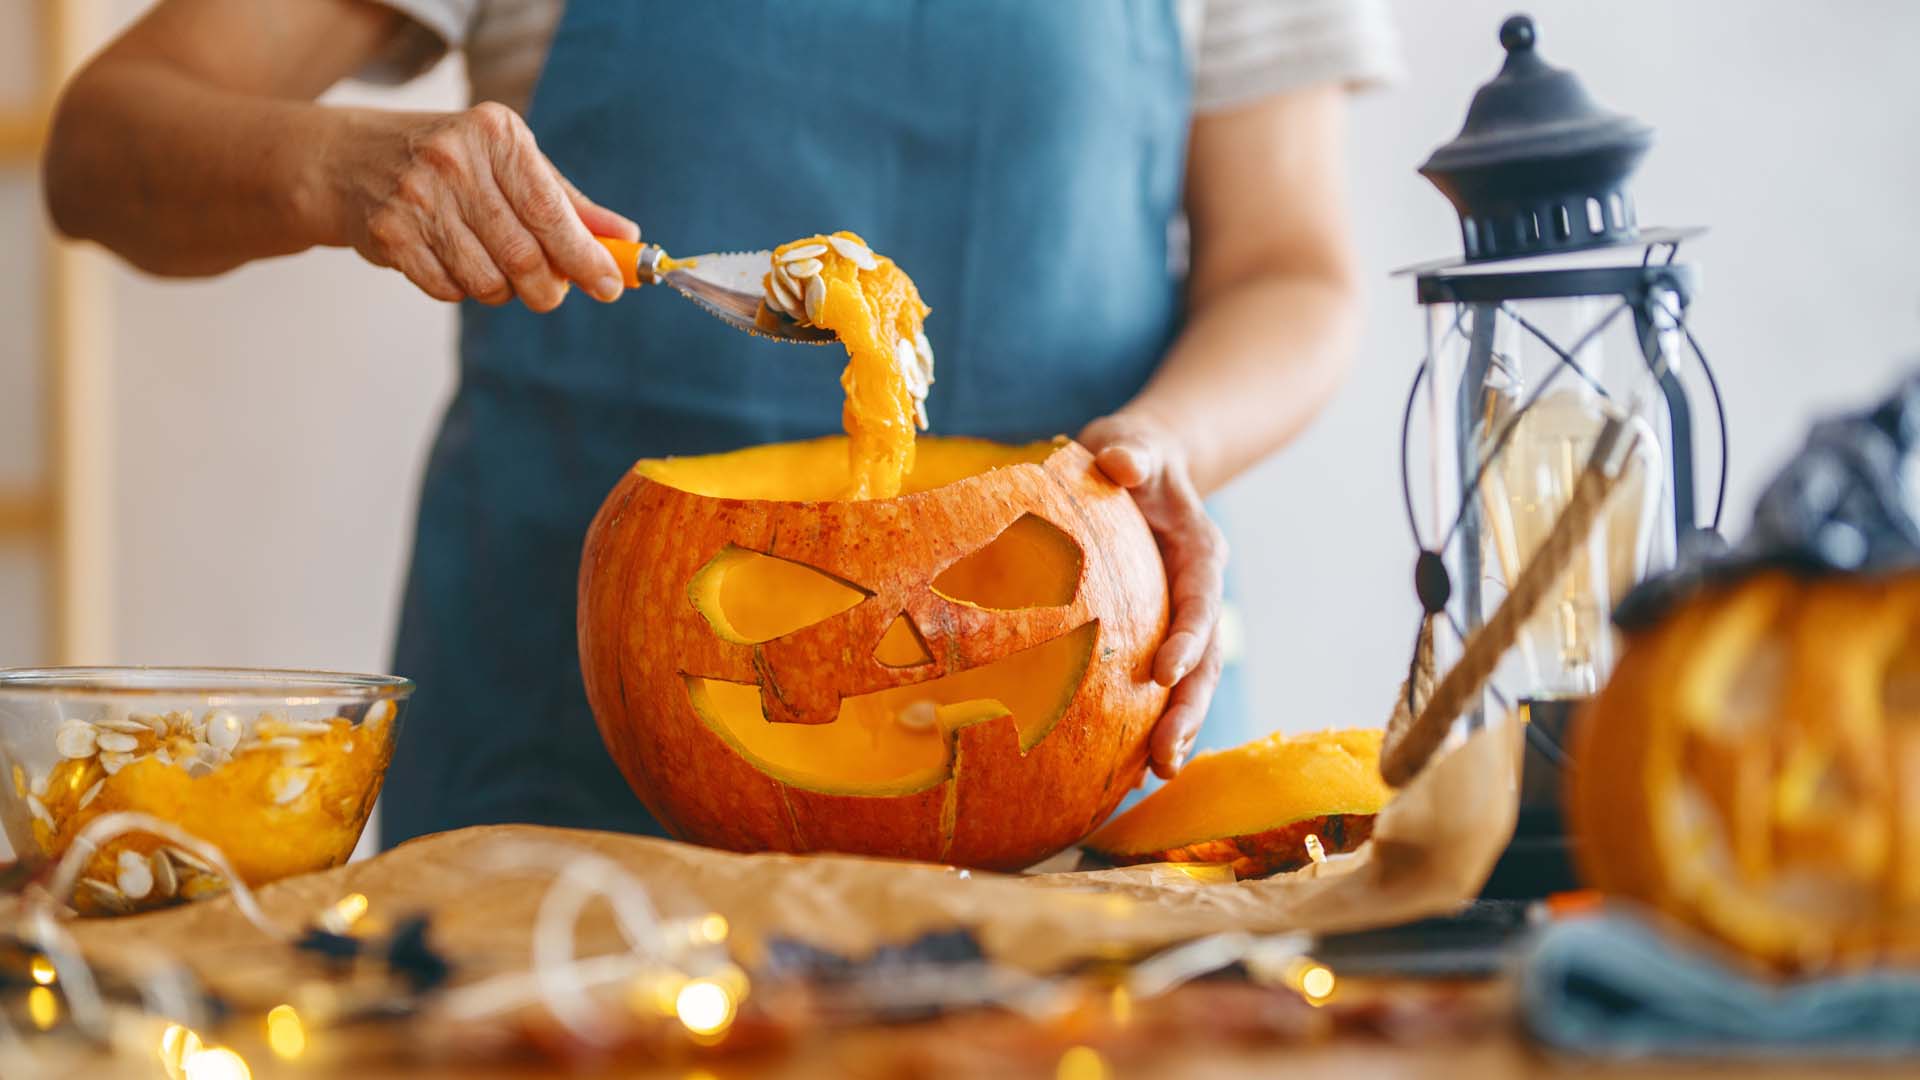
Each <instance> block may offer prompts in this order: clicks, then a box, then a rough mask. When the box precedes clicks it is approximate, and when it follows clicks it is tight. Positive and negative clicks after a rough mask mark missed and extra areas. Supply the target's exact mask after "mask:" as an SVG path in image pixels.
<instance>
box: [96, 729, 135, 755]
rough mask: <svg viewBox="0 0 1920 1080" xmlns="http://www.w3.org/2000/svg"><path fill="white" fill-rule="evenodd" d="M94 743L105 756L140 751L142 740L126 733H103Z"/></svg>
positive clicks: (97, 736)
mask: <svg viewBox="0 0 1920 1080" xmlns="http://www.w3.org/2000/svg"><path fill="white" fill-rule="evenodd" d="M93 741H94V745H96V746H98V747H99V748H100V752H101V753H103V754H105V753H112V754H131V753H133V752H134V751H135V750H138V749H140V740H139V739H136V738H134V737H133V736H131V735H129V734H127V733H126V732H124V731H103V732H101V733H100V734H98V735H96V736H94V739H93Z"/></svg>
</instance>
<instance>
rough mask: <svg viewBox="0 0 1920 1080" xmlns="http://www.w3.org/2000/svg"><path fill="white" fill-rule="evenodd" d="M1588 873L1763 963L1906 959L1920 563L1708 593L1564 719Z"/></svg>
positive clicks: (1914, 848)
mask: <svg viewBox="0 0 1920 1080" xmlns="http://www.w3.org/2000/svg"><path fill="white" fill-rule="evenodd" d="M1573 757H1574V760H1575V761H1577V762H1578V763H1579V764H1578V768H1576V769H1574V770H1572V771H1570V772H1569V774H1568V801H1567V810H1568V816H1569V820H1570V823H1571V825H1572V827H1573V830H1574V835H1575V837H1576V840H1577V844H1576V848H1575V850H1576V852H1577V859H1578V863H1579V866H1580V870H1581V873H1582V875H1583V877H1584V878H1585V879H1586V881H1587V882H1588V883H1589V884H1590V885H1592V886H1594V887H1595V888H1598V889H1600V890H1601V891H1603V892H1605V893H1608V894H1610V895H1615V896H1621V897H1626V898H1629V899H1632V900H1636V901H1639V902H1641V903H1644V904H1646V905H1648V906H1650V907H1652V908H1655V909H1657V910H1659V911H1661V912H1663V913H1665V914H1666V915H1667V916H1669V917H1671V918H1673V919H1675V920H1676V921H1678V922H1680V923H1681V924H1683V925H1686V926H1689V927H1692V928H1693V929H1695V930H1698V931H1700V932H1703V933H1705V934H1707V935H1709V936H1711V937H1713V938H1716V939H1718V940H1720V941H1721V942H1723V943H1725V944H1727V945H1729V946H1731V947H1733V948H1734V949H1735V950H1737V951H1738V952H1739V953H1741V954H1742V955H1744V956H1746V957H1747V958H1748V959H1749V960H1750V961H1752V962H1753V963H1755V964H1756V965H1757V966H1758V967H1760V968H1762V969H1766V970H1770V971H1775V972H1782V973H1792V972H1815V971H1823V970H1833V969H1848V968H1859V967H1867V966H1874V965H1881V964H1909V965H1910V964H1914V963H1920V573H1906V574H1902V575H1898V576H1895V577H1891V578H1864V577H1829V578H1822V579H1815V580H1799V579H1795V578H1792V577H1789V576H1787V575H1785V574H1781V573H1768V574H1761V575H1758V576H1755V577H1752V578H1749V579H1747V580H1744V581H1741V582H1738V583H1736V584H1732V585H1726V586H1717V587H1712V588H1707V589H1703V590H1702V591H1701V592H1700V593H1698V594H1697V595H1695V596H1693V597H1691V598H1689V599H1687V600H1686V601H1684V602H1682V603H1681V604H1680V605H1679V606H1678V607H1677V608H1676V609H1675V610H1673V611H1671V612H1669V613H1668V614H1667V615H1666V616H1665V618H1664V619H1662V621H1661V622H1660V623H1659V624H1657V625H1655V626H1653V627H1651V628H1648V629H1645V630H1643V631H1640V632H1639V633H1637V634H1635V635H1634V636H1633V637H1632V638H1631V639H1630V640H1629V642H1628V647H1627V649H1626V650H1625V652H1624V654H1623V656H1622V657H1621V661H1620V663H1619V666H1618V667H1617V668H1616V670H1615V671H1614V673H1613V676H1612V678H1611V679H1610V680H1609V681H1608V683H1607V685H1606V687H1604V688H1603V689H1602V691H1601V692H1600V693H1599V694H1598V695H1596V696H1595V697H1594V699H1593V700H1592V701H1591V702H1589V703H1588V705H1587V706H1586V708H1584V709H1583V710H1582V712H1581V715H1580V717H1579V719H1578V721H1577V723H1576V725H1575V730H1574V739H1573Z"/></svg>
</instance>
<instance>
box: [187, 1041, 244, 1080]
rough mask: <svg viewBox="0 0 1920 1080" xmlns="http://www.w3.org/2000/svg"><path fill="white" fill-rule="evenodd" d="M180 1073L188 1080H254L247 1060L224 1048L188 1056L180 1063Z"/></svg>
mask: <svg viewBox="0 0 1920 1080" xmlns="http://www.w3.org/2000/svg"><path fill="white" fill-rule="evenodd" d="M180 1072H181V1073H182V1075H184V1076H185V1077H186V1080H253V1070H252V1069H250V1068H248V1067H247V1060H246V1059H245V1058H243V1057H241V1056H240V1055H239V1054H236V1053H234V1052H233V1051H231V1050H229V1049H227V1048H226V1047H224V1046H213V1047H208V1048H207V1049H204V1050H196V1051H194V1052H193V1053H191V1054H188V1055H187V1056H186V1058H185V1060H183V1061H181V1062H180Z"/></svg>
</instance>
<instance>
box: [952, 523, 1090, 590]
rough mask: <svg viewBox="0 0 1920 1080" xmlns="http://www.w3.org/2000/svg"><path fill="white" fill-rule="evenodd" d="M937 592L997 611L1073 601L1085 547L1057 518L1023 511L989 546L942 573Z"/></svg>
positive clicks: (1078, 585)
mask: <svg viewBox="0 0 1920 1080" xmlns="http://www.w3.org/2000/svg"><path fill="white" fill-rule="evenodd" d="M933 591H934V592H936V593H939V594H940V595H941V596H943V597H946V598H947V599H948V600H957V601H959V602H960V603H963V604H971V605H973V606H974V607H982V608H992V609H995V610H998V611H1010V610H1013V609H1015V608H1035V607H1058V606H1059V605H1061V604H1071V603H1072V602H1073V598H1074V595H1075V594H1076V593H1078V592H1079V591H1080V545H1079V544H1076V543H1074V541H1073V537H1071V536H1068V535H1067V534H1066V533H1064V532H1062V531H1060V528H1059V526H1057V525H1054V524H1053V523H1052V522H1050V521H1047V520H1045V519H1044V518H1040V517H1036V516H1035V515H1033V514H1023V515H1021V516H1020V518H1019V519H1018V520H1016V521H1015V522H1014V523H1013V524H1011V525H1009V526H1007V527H1006V529H1005V531H1003V532H1002V533H1001V534H1000V535H999V536H996V537H994V538H993V539H992V540H991V541H989V542H988V544H987V546H986V547H983V548H981V549H980V550H979V551H976V552H974V553H973V554H971V555H968V556H967V557H965V558H963V559H961V560H960V561H959V562H957V563H954V564H953V565H952V566H949V567H947V568H946V569H945V570H944V571H942V572H941V574H940V576H939V577H937V578H934V579H933Z"/></svg>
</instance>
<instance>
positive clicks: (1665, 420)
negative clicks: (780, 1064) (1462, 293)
mask: <svg viewBox="0 0 1920 1080" xmlns="http://www.w3.org/2000/svg"><path fill="white" fill-rule="evenodd" d="M1679 310H1680V307H1679V300H1678V298H1677V297H1675V296H1673V295H1672V294H1670V293H1669V294H1659V293H1656V294H1655V295H1654V296H1653V297H1652V303H1650V304H1649V305H1647V306H1646V307H1644V308H1642V309H1641V310H1640V312H1639V313H1638V315H1636V311H1635V310H1634V309H1633V308H1632V307H1630V306H1627V305H1625V304H1624V302H1623V301H1622V299H1621V297H1619V296H1616V295H1600V296H1578V297H1571V298H1563V299H1547V300H1538V299H1536V300H1511V301H1506V302H1475V303H1439V304H1431V305H1429V306H1428V307H1427V341H1428V357H1429V360H1430V362H1431V365H1432V367H1431V370H1430V374H1431V375H1432V378H1431V380H1430V381H1429V382H1428V384H1427V387H1428V389H1427V397H1428V402H1427V405H1428V409H1427V412H1428V417H1429V423H1430V432H1431V440H1432V441H1431V446H1430V455H1429V461H1430V467H1431V469H1432V473H1431V476H1430V477H1429V478H1428V480H1429V484H1430V496H1431V497H1430V503H1429V510H1430V512H1429V517H1428V521H1427V523H1426V528H1427V530H1428V536H1429V538H1430V539H1432V538H1439V537H1446V536H1448V534H1449V533H1450V532H1455V531H1456V530H1457V535H1455V536H1454V537H1453V538H1452V542H1451V543H1450V544H1449V545H1448V547H1447V550H1446V555H1447V560H1448V566H1449V569H1450V571H1451V572H1452V576H1453V580H1454V581H1455V583H1456V588H1455V589H1454V594H1453V599H1452V601H1451V602H1450V605H1449V614H1450V615H1451V616H1452V622H1453V623H1455V624H1456V625H1457V626H1458V627H1460V628H1461V630H1463V631H1464V632H1466V633H1471V632H1472V631H1473V630H1474V629H1476V628H1477V627H1479V626H1480V625H1481V623H1482V622H1483V621H1484V619H1485V617H1486V616H1487V615H1488V614H1490V613H1491V612H1492V611H1494V610H1495V609H1496V608H1497V607H1498V605H1499V603H1500V601H1501V599H1502V598H1503V597H1504V596H1505V593H1506V590H1507V588H1508V587H1509V586H1510V585H1511V583H1512V582H1513V581H1514V580H1515V579H1516V578H1517V576H1518V575H1519V573H1520V572H1521V570H1522V568H1523V567H1524V566H1525V565H1526V564H1527V562H1528V561H1529V560H1530V559H1531V558H1532V556H1533V555H1534V553H1535V552H1536V551H1537V550H1538V549H1539V547H1540V544H1541V542H1542V541H1543V540H1544V539H1545V538H1546V535H1547V533H1548V532H1549V531H1550V530H1551V528H1552V526H1553V524H1554V522H1555V520H1556V519H1557V518H1558V516H1559V514H1560V512H1561V511H1562V510H1563V509H1564V508H1565V506H1566V504H1567V501H1568V499H1569V498H1570V497H1571V495H1572V491H1573V487H1574V482H1575V480H1576V478H1577V477H1578V476H1579V474H1580V472H1581V470H1582V469H1583V468H1584V466H1585V465H1586V462H1587V458H1588V455H1589V454H1590V453H1591V451H1592V448H1593V444H1594V441H1595V439H1596V437H1597V436H1598V434H1599V431H1600V429H1601V427H1602V425H1603V424H1604V422H1605V420H1606V418H1607V417H1608V416H1610V415H1617V416H1621V417H1624V418H1626V419H1627V421H1628V423H1629V425H1630V428H1631V429H1632V430H1633V432H1634V433H1635V434H1636V435H1637V436H1638V438H1637V440H1636V442H1635V448H1634V450H1633V452H1632V456H1631V458H1630V460H1629V462H1628V466H1627V470H1626V472H1625V475H1624V477H1623V480H1622V483H1621V487H1620V489H1619V490H1618V491H1617V493H1616V494H1615V496H1614V499H1613V502H1612V503H1611V504H1610V506H1609V507H1608V510H1607V513H1606V516H1605V518H1604V519H1603V523H1602V525H1601V526H1600V527H1598V528H1596V529H1595V530H1594V531H1593V533H1592V534H1591V535H1590V536H1589V537H1588V538H1587V540H1586V541H1585V542H1584V543H1583V544H1582V545H1581V547H1580V549H1579V550H1578V551H1577V552H1576V555H1575V558H1574V561H1573V565H1572V566H1571V568H1570V569H1569V570H1568V571H1567V572H1566V573H1565V574H1564V575H1563V576H1562V578H1561V580H1560V581H1559V582H1558V583H1557V584H1556V586H1555V588H1554V590H1553V592H1552V593H1551V595H1550V597H1549V599H1548V601H1547V602H1546V604H1545V606H1544V607H1543V608H1542V610H1540V611H1539V612H1538V613H1537V614H1536V615H1534V616H1533V617H1532V618H1531V619H1530V620H1529V622H1528V624H1527V626H1526V629H1525V630H1524V631H1523V633H1522V635H1521V641H1520V647H1519V648H1518V649H1515V650H1513V651H1512V652H1511V653H1510V654H1509V655H1508V657H1507V659H1506V660H1505V662H1504V663H1503V665H1502V668H1501V670H1500V672H1499V678H1498V679H1497V682H1498V683H1499V685H1500V686H1502V687H1504V688H1506V689H1507V691H1508V693H1509V694H1510V695H1511V697H1510V700H1511V698H1512V697H1517V698H1536V699H1538V698H1565V697H1575V696H1580V695H1585V694H1590V693H1592V692H1593V691H1594V690H1595V689H1597V688H1598V686H1599V685H1600V683H1601V682H1603V681H1604V680H1605V678H1606V676H1607V673H1608V672H1609V671H1610V670H1611V667H1612V663H1613V658H1614V652H1615V647H1616V643H1615V641H1614V633H1613V630H1612V628H1611V624H1610V622H1609V615H1610V613H1611V611H1612V609H1613V606H1614V604H1615V603H1617V602H1618V600H1619V599H1620V597H1621V596H1622V595H1623V594H1624V593H1625V592H1626V590H1627V589H1628V588H1630V587H1631V586H1632V585H1634V584H1635V583H1636V582H1638V581H1640V580H1642V579H1643V578H1644V577H1646V576H1647V574H1649V573H1650V572H1653V571H1656V570H1659V569H1662V568H1664V567H1666V566H1668V565H1671V563H1672V561H1673V557H1674V547H1675V543H1674V537H1675V521H1674V509H1673V503H1672V499H1671V489H1670V486H1669V485H1670V483H1671V480H1670V469H1671V467H1672V465H1671V463H1672V460H1673V458H1672V455H1671V453H1670V452H1669V448H1670V445H1671V438H1672V425H1671V423H1670V420H1669V416H1668V413H1667V406H1666V398H1665V397H1664V396H1663V392H1662V390H1663V388H1662V386H1661V384H1660V380H1659V378H1658V377H1657V375H1656V373H1661V374H1670V375H1671V376H1672V377H1673V378H1678V377H1679V376H1680V375H1681V372H1680V370H1679V368H1680V363H1681V355H1682V354H1681V352H1680V349H1681V348H1683V343H1682V342H1681V341H1679V340H1678V339H1679V335H1678V334H1677V332H1676V331H1675V329H1674V325H1673V313H1675V312H1678V311H1679ZM1463 499H1464V500H1465V503H1464V504H1463ZM1456 522H1457V523H1458V524H1457V526H1456ZM1447 637H1448V635H1442V643H1441V651H1442V655H1440V656H1439V657H1437V659H1440V660H1441V661H1442V663H1443V664H1444V663H1449V662H1451V661H1452V660H1453V659H1455V658H1457V655H1458V648H1459V641H1458V640H1457V639H1456V640H1452V641H1446V640H1445V639H1446V638H1447Z"/></svg>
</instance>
